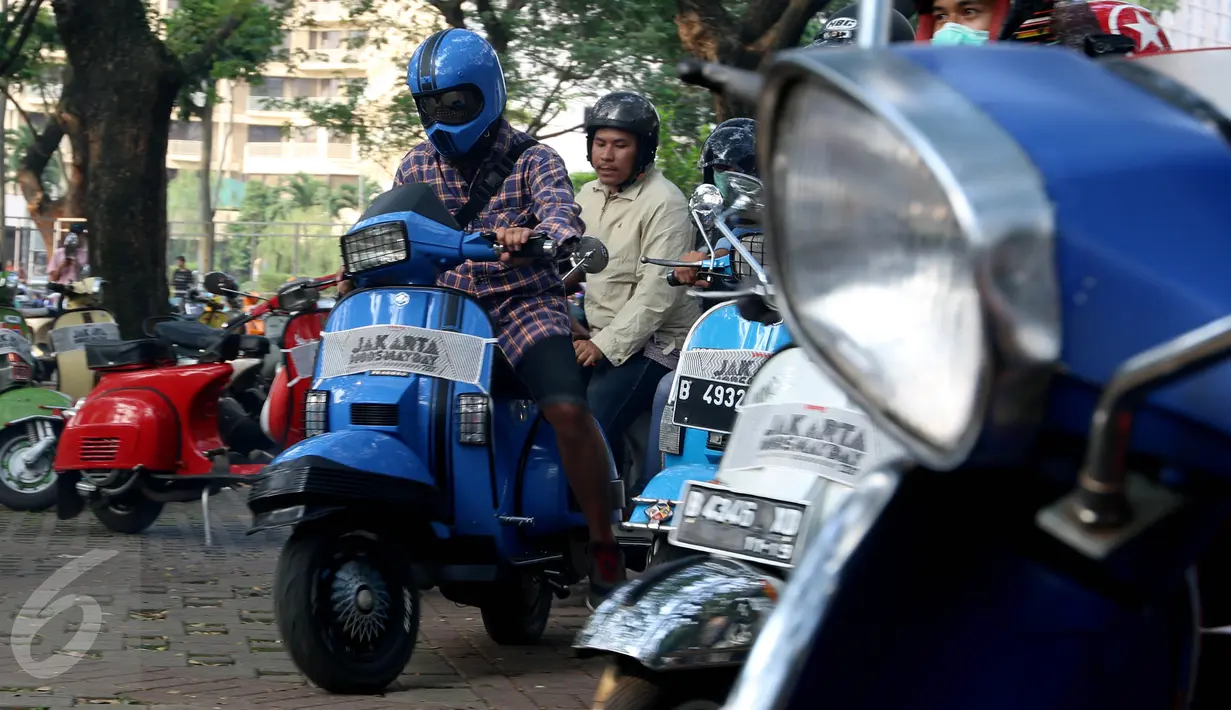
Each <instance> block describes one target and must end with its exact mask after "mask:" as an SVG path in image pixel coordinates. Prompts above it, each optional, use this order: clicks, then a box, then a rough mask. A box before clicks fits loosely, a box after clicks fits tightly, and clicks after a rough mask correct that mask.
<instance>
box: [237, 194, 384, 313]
mask: <svg viewBox="0 0 1231 710" xmlns="http://www.w3.org/2000/svg"><path fill="white" fill-rule="evenodd" d="M374 197H375V195H374V194H369V195H367V196H366V201H367V202H371V200H372V198H374ZM358 208H359V192H358V188H356V187H355V186H354V185H349V184H343V185H340V186H339V187H338V188H337V189H333V190H331V189H330V188H329V186H328V185H327V184H326V183H324V182H322V181H321V180H318V179H316V178H314V177H312V176H310V175H304V174H299V175H294V176H291V177H290V178H284V179H282V180H280V181H279V182H278V184H276V185H272V186H271V185H266V184H265V183H263V182H259V181H256V180H253V181H250V182H248V184H247V186H246V188H245V190H244V199H243V204H242V205H241V206H240V212H239V216H238V218H237V219H236V221H235V222H233V223H231V224H229V225H228V226H227V239H226V244H227V247H226V249H225V250H224V251H223V253H222V259H221V264H220V268H222V269H223V270H225V271H227V272H229V273H232V274H234V275H236V277H237V278H239V279H240V281H241V282H244V283H246V286H245V288H255V289H259V290H272V289H273V288H276V287H277V285H278V284H280V283H282V282H284V281H286V279H287V278H288V277H289V276H291V275H292V274H296V275H306V274H311V275H314V276H319V275H322V274H326V273H329V272H331V271H334V270H336V269H337V268H338V244H337V241H336V240H335V239H332V238H330V237H332V236H334V235H333V231H332V225H331V224H330V223H331V222H332V221H334V220H336V219H338V218H339V217H340V216H342V213H343V210H357V209H358ZM296 241H298V247H296ZM258 260H259V261H258ZM254 267H255V268H254ZM254 271H255V272H258V273H259V276H258V277H255V278H254V275H253V274H254Z"/></svg>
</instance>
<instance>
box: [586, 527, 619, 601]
mask: <svg viewBox="0 0 1231 710" xmlns="http://www.w3.org/2000/svg"><path fill="white" fill-rule="evenodd" d="M589 576H590V593H589V594H588V595H587V596H586V607H588V608H589V609H590V611H594V610H595V609H596V608H598V605H599V604H602V603H603V600H604V599H606V598H607V595H609V594H611V590H613V589H615V588H616V587H618V586H620V585H621V584H623V583H624V581H625V580H626V579H628V575H627V573H626V571H625V569H624V552H623V550H621V549H620V546H619V545H617V544H615V543H614V542H608V543H593V544H591V545H590V575H589Z"/></svg>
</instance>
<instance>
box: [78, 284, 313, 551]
mask: <svg viewBox="0 0 1231 710" xmlns="http://www.w3.org/2000/svg"><path fill="white" fill-rule="evenodd" d="M332 283H333V277H323V278H320V279H300V280H298V281H295V282H292V283H288V284H285V285H284V286H283V287H282V288H280V289H279V290H278V293H277V294H276V295H275V296H274V297H273V298H271V299H270V300H269V301H267V302H265V303H263V304H261V305H260V306H257V307H256V308H254V309H253V310H252V311H251V312H249V313H241V314H238V315H237V316H236V317H234V318H233V319H232V320H231V321H230V322H228V324H227V327H226V328H225V329H212V328H209V327H208V326H205V325H203V324H199V323H186V322H183V321H177V320H163V321H157V322H152V323H150V324H149V328H150V332H149V335H151V337H150V338H148V339H144V340H133V341H120V340H114V341H108V342H101V343H91V344H89V345H88V346H87V347H86V354H87V358H88V364H89V367H90V369H91V370H94V371H96V372H99V373H101V379H100V381H99V383H98V387H97V388H96V389H95V390H94V392H92V393H91V394H90V396H89V397H87V398H85V400H84V401H83V402H81V403H79V404H78V406H77V407H75V409H74V410H72V411H71V412H69V413H68V425H67V427H66V428H65V430H64V433H63V435H62V441H61V444H60V446H59V449H58V451H57V452H56V458H55V464H54V467H55V471H56V474H57V488H58V508H57V512H58V515H59V517H60V518H62V519H65V518H72V517H76V516H77V515H79V514H80V513H81V512H82V511H83V510H84V509H86V508H87V507H88V508H89V509H90V510H91V511H92V512H93V514H94V515H95V516H96V517H97V518H98V519H99V520H100V521H101V522H102V523H103V524H104V525H105V526H107V528H109V529H111V530H113V531H116V532H123V533H138V532H141V531H142V530H144V529H146V528H148V527H149V526H150V525H152V524H153V523H154V521H155V520H156V519H157V518H158V516H159V515H160V513H161V511H162V507H163V505H164V504H165V503H167V502H173V501H189V500H196V499H198V498H199V499H200V500H201V502H202V505H203V506H206V507H207V505H208V499H209V496H210V495H213V494H215V493H217V492H218V491H220V490H221V489H222V488H224V487H227V486H229V485H231V484H233V483H236V482H241V481H246V480H249V479H250V478H251V476H252V475H253V474H255V473H256V472H258V471H259V470H260V469H261V467H262V465H263V464H264V463H267V462H268V461H270V460H271V458H272V456H271V454H273V453H276V450H277V447H278V444H279V443H281V444H283V445H285V444H289V443H293V441H294V439H295V437H296V436H298V435H299V434H298V432H301V431H302V427H299V428H296V427H295V425H294V424H295V422H296V416H295V415H293V414H290V413H288V411H287V410H290V409H293V408H294V407H295V405H296V403H298V402H300V401H302V395H303V391H304V390H306V388H307V381H306V380H304V379H302V378H296V379H294V380H287V379H286V378H283V379H282V380H281V381H280V382H279V381H278V380H277V378H275V387H276V388H277V390H278V391H277V393H276V395H275V394H272V393H271V395H270V396H268V397H266V398H265V399H264V401H263V402H261V403H260V404H259V407H258V409H257V411H252V409H251V408H249V409H247V410H246V409H245V408H244V406H243V405H241V403H240V402H239V401H237V400H238V399H239V398H242V396H243V394H244V393H245V392H248V391H249V390H250V388H249V387H248V386H247V385H246V384H240V383H243V382H245V379H244V374H245V373H251V372H255V371H256V370H259V368H260V363H261V358H263V357H264V356H265V355H266V354H268V353H269V351H270V343H269V341H268V339H266V338H264V337H258V336H250V335H244V334H243V332H244V329H245V327H246V325H247V323H248V322H249V321H250V320H252V319H254V318H259V317H262V316H264V315H265V314H266V313H275V312H282V313H285V314H287V315H289V316H290V318H289V320H288V321H287V323H286V325H285V327H284V329H283V336H282V337H283V341H282V348H281V351H282V353H283V354H284V355H285V357H286V359H287V367H288V368H296V366H297V364H300V363H296V362H295V347H296V346H298V345H302V344H303V343H304V342H309V341H310V340H311V339H312V338H315V337H319V332H320V324H321V322H322V320H323V318H322V315H321V314H320V313H318V312H317V310H316V306H317V302H318V299H319V290H320V289H321V288H324V287H327V286H329V285H331V284H332ZM206 286H207V288H208V289H209V290H210V291H211V292H213V293H217V294H221V295H225V294H227V293H229V292H232V291H234V288H235V284H234V281H233V280H231V279H230V278H229V277H227V276H226V275H224V274H221V273H217V272H215V273H212V274H210V275H208V276H207V277H206ZM186 351H190V352H192V353H194V354H195V355H196V357H195V360H194V361H193V362H192V363H191V364H182V365H181V364H179V360H180V357H179V355H182V354H183V353H184V352H186ZM242 356H248V357H249V358H250V362H249V363H248V364H246V365H241V366H237V365H236V362H237V361H238V360H241V359H242ZM189 359H190V360H193V358H189ZM292 371H294V372H297V371H298V370H297V369H293V370H292ZM270 408H274V409H277V410H279V411H277V412H273V413H266V410H268V409H270ZM262 420H264V421H267V422H268V421H278V422H289V424H288V425H287V426H286V427H284V429H283V430H280V431H278V432H276V433H277V436H276V437H271V436H270V434H267V433H266V432H265V431H264V430H263V429H262V427H261V423H260V422H261V421H262ZM275 438H276V439H277V442H275V440H274V439H275ZM205 520H206V539H207V542H208V541H209V538H210V531H209V516H208V514H207V515H206V516H205Z"/></svg>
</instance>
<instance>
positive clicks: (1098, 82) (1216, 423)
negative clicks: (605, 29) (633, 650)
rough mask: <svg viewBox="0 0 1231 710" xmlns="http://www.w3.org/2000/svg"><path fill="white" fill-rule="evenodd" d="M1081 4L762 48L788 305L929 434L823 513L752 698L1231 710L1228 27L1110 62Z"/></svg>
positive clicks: (873, 708) (795, 321)
mask: <svg viewBox="0 0 1231 710" xmlns="http://www.w3.org/2000/svg"><path fill="white" fill-rule="evenodd" d="M878 4H879V5H880V7H879V8H877V7H875V5H878ZM887 5H888V3H871V2H869V3H865V4H863V5H861V9H862V10H863V12H862V13H861V15H860V17H859V23H860V26H861V31H860V38H861V39H862V38H863V37H864V36H865V35H866V36H867V37H868V38H870V39H872V40H875V38H877V37H878V36H879V37H880V38H883V37H885V36H887V34H888V31H887V25H888V18H889V14H888V12H887V11H886V10H885V8H886V6H887ZM1061 10H1063V11H1064V13H1065V15H1066V16H1065V20H1066V22H1065V24H1064V25H1063V26H1062V25H1061V24H1060V23H1055V24H1053V25H1052V27H1053V28H1054V29H1055V31H1056V32H1057V34H1058V35H1060V36H1059V39H1061V40H1062V44H1063V46H1062V47H1031V46H1028V45H1025V46H1024V45H1022V44H1019V43H1016V42H1002V43H1000V46H998V47H995V48H992V47H987V48H971V47H932V46H928V47H920V46H917V45H908V46H899V47H896V48H875V49H866V50H864V51H859V50H852V51H843V52H832V51H831V52H812V53H809V52H807V51H804V52H789V53H784V54H783V55H781V57H780V58H777V59H776V60H774V61H773V62H772V63H771V66H769V67H767V68H766V69H765V74H764V76H765V77H766V80H765V81H766V86H765V89H764V92H763V93H762V94H761V95H760V96H759V97H757V100H758V105H759V106H760V107H762V109H763V111H764V113H763V114H762V115H761V116H760V121H761V124H762V125H767V126H774V127H775V130H773V131H770V132H768V133H767V134H766V135H767V138H768V140H767V143H768V146H767V147H766V150H765V153H764V155H766V156H772V157H769V158H767V161H766V162H767V163H768V162H769V160H772V162H773V166H774V170H773V178H772V179H771V180H770V181H769V183H768V185H767V187H768V194H769V199H768V202H769V205H770V210H769V214H770V219H771V230H770V232H771V235H772V237H773V239H774V242H773V248H772V250H771V258H770V263H771V265H772V266H773V267H775V270H774V276H775V279H776V284H775V285H776V287H777V289H778V291H777V293H778V295H779V297H780V298H779V301H778V302H779V304H780V305H781V306H782V308H783V309H784V312H785V314H786V317H787V319H788V322H789V324H790V325H791V328H792V331H793V333H794V335H795V337H796V338H797V340H798V341H799V342H800V344H801V347H802V349H803V350H805V351H806V353H807V354H808V355H810V356H811V358H812V360H813V361H814V362H815V363H816V364H817V365H819V366H821V367H822V369H823V370H824V371H825V372H826V373H828V374H830V375H831V376H832V377H833V379H834V381H835V382H836V383H837V384H838V385H839V386H840V387H841V388H842V390H843V391H844V392H846V393H847V394H849V395H850V396H851V397H852V398H853V399H855V400H856V401H857V402H858V403H859V404H860V405H861V407H862V408H863V409H864V410H865V411H866V412H867V414H868V416H869V417H870V418H871V419H872V420H873V422H875V423H876V424H877V425H879V426H883V427H884V428H885V429H886V430H887V431H888V432H889V433H891V434H892V435H893V436H894V437H895V438H896V439H897V440H898V441H900V442H901V443H902V444H903V446H904V447H905V449H906V451H907V454H906V455H905V456H902V457H900V458H898V459H897V460H893V461H886V462H883V464H882V465H881V466H879V467H878V470H874V471H870V472H868V473H867V474H865V475H864V476H863V477H862V480H861V481H860V482H859V484H858V485H857V486H856V488H855V489H854V491H853V492H852V493H851V495H850V496H849V497H847V498H846V500H845V501H844V502H843V504H842V505H841V506H840V508H839V509H838V510H837V511H835V513H834V514H833V515H831V516H829V517H827V518H826V519H825V520H824V522H823V523H822V525H821V527H820V528H819V530H817V533H816V537H815V541H816V543H815V544H814V545H811V546H809V548H808V549H807V550H806V551H805V552H804V554H803V556H802V557H801V559H800V562H799V564H798V566H797V567H796V569H795V572H794V575H793V577H792V580H791V583H790V586H788V587H787V588H786V590H785V593H783V594H782V596H781V598H780V599H779V602H778V604H777V607H776V608H775V609H774V611H773V613H772V615H771V616H770V617H769V620H768V622H767V623H766V624H765V626H764V627H763V629H762V630H761V633H760V635H759V637H758V639H757V642H756V645H755V646H754V647H753V650H752V652H751V653H750V655H749V656H748V658H747V661H746V663H745V665H744V668H743V671H742V674H741V678H740V680H739V682H738V683H737V684H736V685H735V687H734V689H733V690H732V692H731V693H730V695H729V697H727V698H726V699H725V704H724V706H723V707H725V708H727V709H728V710H796V709H799V710H803V709H810V708H815V707H833V708H843V709H844V710H898V709H906V708H910V709H911V710H933V709H942V708H943V709H945V710H952V709H954V708H996V709H997V710H1027V709H1031V710H1032V709H1035V708H1048V710H1078V709H1084V708H1092V707H1098V708H1117V710H1155V709H1157V710H1162V709H1164V708H1166V709H1174V708H1187V707H1194V708H1196V707H1208V708H1225V707H1228V703H1227V700H1226V697H1225V696H1224V697H1223V698H1222V699H1221V700H1219V699H1218V698H1217V697H1204V696H1203V694H1204V693H1210V692H1213V693H1217V692H1218V691H1219V690H1220V689H1219V687H1218V686H1222V690H1223V691H1225V686H1226V681H1225V678H1226V661H1225V657H1224V658H1223V659H1212V660H1208V661H1207V660H1206V659H1204V658H1203V657H1204V656H1205V654H1206V652H1207V646H1206V643H1205V641H1206V640H1205V639H1202V638H1201V633H1200V631H1201V627H1202V625H1203V623H1208V620H1209V618H1210V616H1216V615H1217V613H1218V611H1219V607H1225V606H1226V602H1225V595H1218V596H1203V595H1202V594H1201V593H1200V587H1199V583H1200V577H1201V576H1203V575H1202V574H1201V572H1206V571H1208V572H1216V571H1219V570H1217V569H1216V568H1223V569H1225V566H1226V565H1227V559H1226V557H1225V556H1223V557H1221V558H1213V559H1209V558H1204V555H1205V554H1206V553H1208V552H1209V551H1211V549H1212V548H1213V547H1214V546H1215V545H1216V544H1217V541H1218V537H1217V536H1218V532H1219V530H1220V528H1221V527H1223V526H1225V524H1226V522H1227V521H1228V519H1229V517H1228V511H1229V509H1231V492H1229V491H1231V489H1229V488H1228V485H1227V484H1228V481H1231V467H1229V466H1228V462H1229V461H1231V410H1228V408H1227V406H1226V399H1225V396H1224V393H1226V392H1228V391H1231V363H1229V360H1231V316H1228V313H1231V290H1228V288H1227V283H1226V269H1225V264H1226V263H1228V261H1231V243H1229V242H1228V241H1227V239H1226V234H1227V233H1228V231H1229V230H1231V212H1228V210H1227V209H1226V195H1227V193H1228V191H1229V190H1231V115H1229V110H1231V103H1229V102H1228V96H1229V95H1228V93H1227V90H1226V86H1227V85H1226V81H1225V76H1226V73H1227V71H1228V70H1229V69H1231V50H1228V49H1214V50H1209V51H1202V52H1177V53H1165V54H1157V55H1152V56H1143V57H1134V58H1128V59H1124V58H1113V59H1106V60H1102V61H1091V59H1089V58H1087V57H1084V56H1082V55H1081V54H1080V53H1079V52H1077V51H1074V49H1073V48H1074V47H1082V46H1084V47H1085V48H1086V50H1087V51H1088V52H1089V51H1091V50H1094V49H1097V48H1098V47H1099V45H1102V44H1104V42H1103V39H1104V38H1105V37H1106V36H1105V35H1104V36H1102V37H1099V36H1087V37H1085V38H1084V39H1085V40H1087V41H1085V42H1084V43H1083V42H1082V41H1081V40H1082V39H1083V37H1082V36H1081V34H1077V36H1072V35H1065V34H1061V31H1062V30H1070V29H1072V30H1077V31H1078V32H1079V33H1080V32H1081V31H1082V30H1083V28H1088V27H1092V26H1093V27H1096V28H1097V27H1099V25H1098V23H1097V22H1093V23H1091V22H1083V21H1080V20H1081V17H1080V14H1079V13H1081V12H1082V10H1083V4H1082V3H1080V2H1077V3H1065V4H1064V5H1063V7H1062V6H1061V4H1060V3H1056V15H1057V17H1059V16H1060V13H1061ZM1086 11H1087V12H1088V11H1089V10H1088V9H1087V10H1086ZM1069 20H1072V21H1069ZM1030 21H1031V22H1033V20H1030ZM878 25H879V28H878V29H880V31H879V32H877V31H872V28H877V27H878ZM698 73H701V72H698ZM706 73H709V74H713V73H717V72H716V71H709V72H706ZM733 73H735V72H732V71H730V70H728V75H730V74H733ZM753 78H755V77H753ZM745 83H746V84H752V83H755V82H753V81H748V82H745ZM1043 85H1045V86H1046V90H1045V91H1043V92H1039V91H1037V88H1038V87H1039V86H1043ZM743 98H745V99H747V98H749V97H743ZM958 125H960V126H962V135H961V136H960V137H959V136H954V134H953V132H952V127H953V126H958ZM804 126H807V128H806V129H804V128H803V127H804ZM1125 144H1131V145H1134V146H1140V148H1141V149H1140V150H1137V151H1134V152H1133V153H1132V154H1131V155H1126V154H1125V153H1124V151H1123V150H1122V146H1123V145H1125ZM1125 185H1133V189H1134V194H1137V195H1148V196H1149V197H1148V199H1141V200H1135V201H1133V202H1132V209H1127V210H1126V209H1124V207H1123V206H1124V204H1125V202H1124V186H1125ZM1169 234H1182V235H1184V238H1183V240H1182V241H1180V242H1175V243H1173V242H1172V241H1168V240H1166V239H1162V238H1160V235H1169ZM788 255H789V258H787V256H788ZM1203 562H1208V563H1211V564H1213V565H1215V569H1209V568H1207V569H1204V570H1203V569H1201V567H1202V564H1203ZM1194 567H1195V568H1196V572H1197V574H1195V575H1194ZM1224 623H1225V622H1224ZM1215 661H1218V662H1215ZM1207 663H1209V664H1210V665H1207ZM1198 668H1201V672H1200V673H1195V671H1196V670H1197V669H1198ZM1207 670H1208V671H1211V672H1212V673H1211V676H1210V677H1209V679H1208V680H1209V685H1207V678H1206V676H1205V671H1207ZM1194 681H1195V682H1194ZM1203 686H1204V687H1203ZM1194 689H1195V690H1194ZM1190 702H1191V703H1192V704H1191V705H1190ZM609 710H610V709H609Z"/></svg>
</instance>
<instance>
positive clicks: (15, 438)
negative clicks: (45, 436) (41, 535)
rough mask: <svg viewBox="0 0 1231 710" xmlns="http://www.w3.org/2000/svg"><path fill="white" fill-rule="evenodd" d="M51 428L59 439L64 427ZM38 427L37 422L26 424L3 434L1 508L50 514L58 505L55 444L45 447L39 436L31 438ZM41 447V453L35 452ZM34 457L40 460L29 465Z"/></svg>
mask: <svg viewBox="0 0 1231 710" xmlns="http://www.w3.org/2000/svg"><path fill="white" fill-rule="evenodd" d="M51 426H52V427H53V429H52V436H53V437H54V438H59V436H60V430H61V429H62V428H63V424H60V423H55V422H53V423H52V425H51ZM38 427H39V425H38V423H37V422H27V423H25V424H18V425H15V426H10V427H8V428H6V429H5V430H4V431H0V504H2V505H4V506H5V507H7V508H10V509H12V510H47V509H48V508H50V507H51V506H53V505H55V504H56V486H55V483H56V474H55V471H54V470H52V462H53V461H55V458H56V447H55V440H54V439H53V440H52V441H51V442H50V444H49V445H44V444H43V443H42V441H41V440H39V439H37V438H36V437H37V434H36V435H35V436H33V437H32V436H31V432H32V431H37V430H38ZM32 438H33V439H35V441H34V442H33V443H31V439H32ZM38 447H41V450H40V451H38V452H35V451H34V449H36V448H38ZM31 453H37V457H36V458H35V459H34V460H33V461H27V460H26V457H27V456H29V455H30V454H31Z"/></svg>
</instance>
